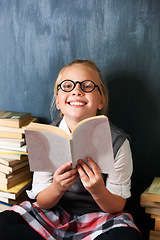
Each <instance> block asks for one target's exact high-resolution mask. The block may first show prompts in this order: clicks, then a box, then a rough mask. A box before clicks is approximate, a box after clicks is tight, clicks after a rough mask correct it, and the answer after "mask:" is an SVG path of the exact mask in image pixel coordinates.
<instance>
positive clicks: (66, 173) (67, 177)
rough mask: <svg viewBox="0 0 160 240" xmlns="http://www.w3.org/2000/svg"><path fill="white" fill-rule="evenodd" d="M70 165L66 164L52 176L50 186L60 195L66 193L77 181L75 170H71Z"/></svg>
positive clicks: (69, 163)
mask: <svg viewBox="0 0 160 240" xmlns="http://www.w3.org/2000/svg"><path fill="white" fill-rule="evenodd" d="M71 167H72V163H71V162H68V163H65V164H63V165H62V166H61V167H59V168H58V169H57V170H56V171H55V173H54V175H53V183H52V185H53V186H54V188H56V190H58V191H59V192H60V193H63V192H65V191H67V190H68V189H69V188H70V187H71V186H72V185H73V184H74V183H75V181H76V180H77V178H78V171H77V168H75V169H72V168H71Z"/></svg>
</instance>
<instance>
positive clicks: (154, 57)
mask: <svg viewBox="0 0 160 240" xmlns="http://www.w3.org/2000/svg"><path fill="white" fill-rule="evenodd" d="M159 12H160V1H158V0H90V1H84V0H67V1H65V0H27V1H26V0H0V109H2V110H12V111H28V112H31V113H32V116H36V117H39V120H40V121H41V122H46V123H48V122H50V121H51V117H50V111H49V110H50V102H51V98H52V94H53V84H54V81H55V79H56V77H57V74H58V72H59V70H60V69H61V68H62V67H63V66H64V65H65V64H68V63H69V62H70V61H72V60H75V59H77V58H82V59H91V60H93V61H95V62H96V63H97V65H98V66H99V68H100V70H101V72H102V75H103V77H104V79H105V80H106V82H107V83H108V87H109V97H110V101H109V114H108V116H109V117H110V119H111V121H112V122H113V123H114V124H115V125H117V126H119V127H120V128H123V129H124V130H125V131H126V132H127V133H129V134H130V136H131V139H132V144H131V147H132V152H133V159H134V174H133V178H132V198H131V200H130V201H129V207H130V209H131V212H132V213H133V215H134V218H135V221H136V223H137V224H138V226H139V227H140V229H141V230H142V233H143V234H144V236H145V237H146V236H147V234H148V232H147V231H148V230H147V228H148V225H149V224H150V222H149V217H148V216H147V215H146V214H144V209H142V208H141V207H140V205H139V200H140V194H141V193H142V192H143V191H144V190H145V189H146V188H147V187H148V185H149V184H150V183H151V181H152V179H153V177H154V176H159V174H160V173H159V142H160V125H159V122H160V110H159V109H160V98H159V93H160V68H159V66H160V51H159V49H160V15H159ZM56 116H57V112H56V111H54V118H56Z"/></svg>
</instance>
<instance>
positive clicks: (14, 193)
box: [0, 178, 32, 202]
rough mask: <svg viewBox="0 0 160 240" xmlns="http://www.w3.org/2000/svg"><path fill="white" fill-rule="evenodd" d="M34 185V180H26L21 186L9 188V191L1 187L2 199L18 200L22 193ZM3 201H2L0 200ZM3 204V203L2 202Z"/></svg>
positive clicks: (0, 195)
mask: <svg viewBox="0 0 160 240" xmlns="http://www.w3.org/2000/svg"><path fill="white" fill-rule="evenodd" d="M31 183H32V178H28V179H27V178H26V179H25V180H24V181H22V182H21V183H19V184H16V185H15V186H13V187H11V188H9V189H8V190H6V189H4V188H2V187H1V186H0V198H1V199H2V198H6V199H7V198H9V199H14V200H15V199H16V198H17V197H18V196H19V195H21V193H22V192H23V191H24V190H26V189H27V188H29V187H30V186H31ZM0 201H2V200H0ZM2 202H3V201H2Z"/></svg>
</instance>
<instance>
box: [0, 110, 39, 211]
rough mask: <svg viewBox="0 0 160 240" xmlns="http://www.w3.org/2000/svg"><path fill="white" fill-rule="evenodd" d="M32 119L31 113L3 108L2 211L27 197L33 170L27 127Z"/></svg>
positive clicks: (0, 129)
mask: <svg viewBox="0 0 160 240" xmlns="http://www.w3.org/2000/svg"><path fill="white" fill-rule="evenodd" d="M32 121H33V122H34V121H37V118H31V114H30V113H24V112H9V111H0V211H3V210H5V209H8V208H9V207H10V206H12V205H13V204H19V203H20V202H22V201H24V200H26V199H27V195H26V192H25V190H26V189H27V188H30V185H31V181H32V173H31V172H30V169H29V162H28V153H27V146H26V142H25V127H26V126H27V125H28V124H29V123H30V122H32Z"/></svg>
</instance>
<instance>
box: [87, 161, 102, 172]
mask: <svg viewBox="0 0 160 240" xmlns="http://www.w3.org/2000/svg"><path fill="white" fill-rule="evenodd" d="M87 162H88V164H89V165H90V166H91V168H92V171H93V173H94V174H96V175H97V174H101V171H100V169H99V167H98V165H97V164H96V163H95V162H94V161H93V159H91V158H89V157H88V158H87Z"/></svg>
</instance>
